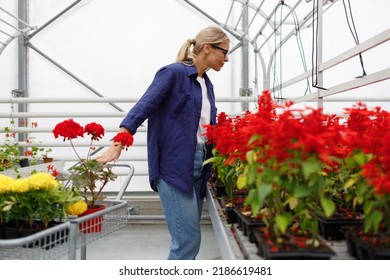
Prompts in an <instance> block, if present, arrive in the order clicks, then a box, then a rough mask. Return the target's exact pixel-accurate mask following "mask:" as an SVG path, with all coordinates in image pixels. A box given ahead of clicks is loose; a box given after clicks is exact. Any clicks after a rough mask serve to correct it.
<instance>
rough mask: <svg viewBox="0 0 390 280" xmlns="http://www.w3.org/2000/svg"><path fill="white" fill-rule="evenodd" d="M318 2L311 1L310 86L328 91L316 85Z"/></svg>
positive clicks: (316, 0) (315, 0)
mask: <svg viewBox="0 0 390 280" xmlns="http://www.w3.org/2000/svg"><path fill="white" fill-rule="evenodd" d="M321 1H322V0H321ZM317 3H318V0H313V11H312V14H313V29H312V30H313V34H312V38H313V41H312V56H311V64H312V67H311V79H312V81H311V85H312V87H314V88H318V89H323V90H328V89H326V88H323V87H321V86H319V85H318V79H317V78H318V59H317V58H318V48H317V44H318V42H317V40H318V5H317Z"/></svg>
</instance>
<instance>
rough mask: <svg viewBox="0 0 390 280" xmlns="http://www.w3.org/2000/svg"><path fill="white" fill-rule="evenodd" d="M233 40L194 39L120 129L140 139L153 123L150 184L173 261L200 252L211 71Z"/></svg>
mask: <svg viewBox="0 0 390 280" xmlns="http://www.w3.org/2000/svg"><path fill="white" fill-rule="evenodd" d="M229 46H230V40H229V38H228V37H227V35H226V34H225V33H224V32H223V31H222V30H221V29H220V28H218V27H209V28H205V29H203V30H201V31H200V32H199V33H198V34H197V36H196V37H195V39H188V40H187V41H186V42H185V43H184V44H183V46H182V47H181V49H180V50H179V53H178V55H177V61H176V63H173V64H170V65H167V66H165V67H163V68H161V69H160V70H159V71H158V72H157V74H156V75H155V77H154V80H153V82H152V84H151V85H150V86H149V88H148V89H147V91H146V92H145V94H144V95H143V96H142V97H141V99H140V100H139V101H138V102H137V103H136V104H135V105H134V107H133V108H132V109H131V110H130V111H129V113H128V114H127V116H126V117H125V118H124V119H123V121H122V122H121V124H120V130H119V131H120V132H122V131H125V132H129V133H131V134H133V135H134V134H135V133H136V131H137V128H138V127H139V126H140V125H141V124H142V123H143V122H144V121H145V120H146V119H148V128H147V131H148V135H147V147H148V167H149V181H150V184H151V187H152V189H153V190H155V191H157V192H158V193H159V196H160V200H161V203H162V206H163V209H164V214H165V217H166V220H167V224H168V229H169V233H170V235H171V245H170V252H169V256H168V259H195V257H196V255H197V254H198V252H199V248H200V241H201V233H200V218H201V213H202V207H203V200H204V197H205V195H206V182H207V180H208V177H209V175H210V166H203V165H202V164H203V161H204V160H205V159H206V158H207V157H209V156H210V155H211V147H210V146H208V145H207V143H206V142H207V139H205V137H204V136H203V135H202V134H203V133H204V128H203V127H202V126H203V125H205V124H215V121H216V114H217V109H216V107H215V97H214V91H213V85H212V83H211V81H210V80H209V78H208V76H207V74H206V70H208V69H210V68H211V69H213V70H215V71H219V70H220V69H221V68H222V67H223V65H224V64H225V62H227V61H228V60H229V59H228V56H227V54H228V50H229ZM121 150H122V147H121V145H120V144H119V143H117V142H113V144H112V146H111V147H110V148H109V149H108V150H107V151H106V152H104V153H103V154H101V155H100V156H98V157H97V159H98V160H99V161H101V162H108V161H113V160H117V159H118V158H119V156H120V154H121Z"/></svg>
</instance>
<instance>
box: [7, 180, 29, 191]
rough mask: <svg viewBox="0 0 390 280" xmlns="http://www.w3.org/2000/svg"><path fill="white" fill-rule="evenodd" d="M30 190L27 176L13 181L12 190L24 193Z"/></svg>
mask: <svg viewBox="0 0 390 280" xmlns="http://www.w3.org/2000/svg"><path fill="white" fill-rule="evenodd" d="M29 190H30V183H29V180H28V179H27V178H24V179H17V180H14V181H13V185H12V189H11V191H12V192H14V193H24V192H28V191H29Z"/></svg>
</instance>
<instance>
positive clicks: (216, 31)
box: [176, 26, 230, 63]
mask: <svg viewBox="0 0 390 280" xmlns="http://www.w3.org/2000/svg"><path fill="white" fill-rule="evenodd" d="M226 42H230V39H229V37H228V36H227V35H226V33H225V32H224V31H223V30H222V29H221V28H219V27H214V26H212V27H207V28H205V29H202V30H201V31H200V32H199V33H198V34H197V35H196V37H195V39H188V40H187V41H185V42H184V44H183V45H182V46H181V48H180V50H179V53H178V54H177V57H176V61H177V62H186V63H188V62H189V60H190V63H192V62H193V61H194V58H195V57H196V56H197V55H198V54H199V53H200V51H201V50H202V49H203V46H204V45H205V44H219V43H226Z"/></svg>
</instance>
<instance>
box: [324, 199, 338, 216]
mask: <svg viewBox="0 0 390 280" xmlns="http://www.w3.org/2000/svg"><path fill="white" fill-rule="evenodd" d="M321 206H322V209H324V213H325V216H326V217H330V216H332V215H333V213H334V211H335V210H336V204H335V203H334V201H333V200H331V199H329V198H326V197H321Z"/></svg>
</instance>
